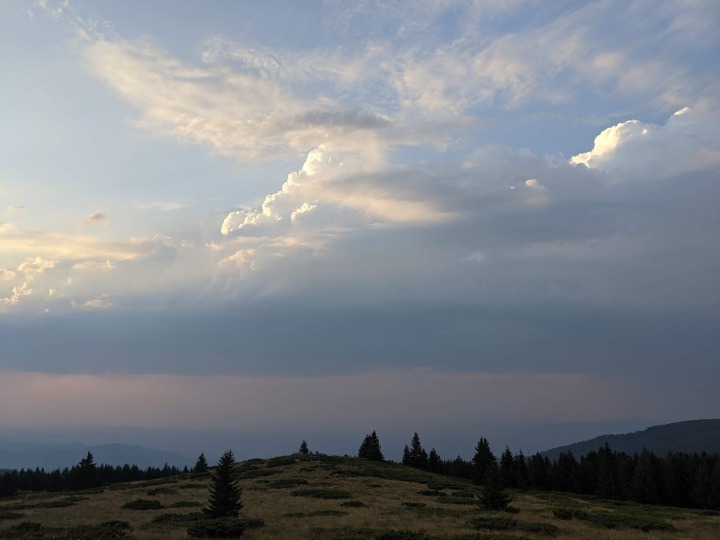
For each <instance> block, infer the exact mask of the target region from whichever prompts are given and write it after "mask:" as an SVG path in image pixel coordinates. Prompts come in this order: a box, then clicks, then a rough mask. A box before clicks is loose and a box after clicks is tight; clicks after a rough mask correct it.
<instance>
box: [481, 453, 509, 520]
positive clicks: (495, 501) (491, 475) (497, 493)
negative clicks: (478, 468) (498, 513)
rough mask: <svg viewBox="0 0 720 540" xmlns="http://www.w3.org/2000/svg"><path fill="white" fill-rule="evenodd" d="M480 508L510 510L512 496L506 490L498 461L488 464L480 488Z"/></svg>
mask: <svg viewBox="0 0 720 540" xmlns="http://www.w3.org/2000/svg"><path fill="white" fill-rule="evenodd" d="M479 506H480V509H482V510H505V511H507V510H509V509H510V496H509V495H508V494H507V493H506V492H505V490H504V489H503V485H502V478H501V476H500V468H499V467H498V466H497V463H492V464H491V465H490V466H488V468H487V471H486V472H485V477H484V478H483V486H482V489H481V490H480V502H479Z"/></svg>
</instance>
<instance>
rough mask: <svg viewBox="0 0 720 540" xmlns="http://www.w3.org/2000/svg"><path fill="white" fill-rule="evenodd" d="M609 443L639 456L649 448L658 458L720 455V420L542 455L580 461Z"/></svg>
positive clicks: (609, 438) (597, 439) (653, 429)
mask: <svg viewBox="0 0 720 540" xmlns="http://www.w3.org/2000/svg"><path fill="white" fill-rule="evenodd" d="M605 443H607V444H608V445H610V448H611V449H613V450H615V451H617V452H625V453H627V454H635V453H639V452H642V449H643V448H647V449H648V450H649V451H651V452H653V453H654V454H656V455H658V456H664V455H665V454H667V453H668V452H687V453H690V454H692V453H701V452H706V453H708V454H720V420H688V421H685V422H674V423H672V424H664V425H660V426H652V427H649V428H647V429H644V430H642V431H636V432H634V433H625V434H623V435H601V436H599V437H595V438H594V439H590V440H587V441H582V442H577V443H574V444H568V445H565V446H558V447H557V448H551V449H550V450H545V451H544V452H541V454H542V455H543V456H545V457H548V458H549V459H555V458H557V457H558V456H559V455H560V454H561V453H569V452H571V453H572V454H573V455H574V456H575V457H576V458H579V457H580V456H584V455H586V454H588V453H590V452H592V451H594V450H597V449H598V448H600V447H601V446H603V445H605Z"/></svg>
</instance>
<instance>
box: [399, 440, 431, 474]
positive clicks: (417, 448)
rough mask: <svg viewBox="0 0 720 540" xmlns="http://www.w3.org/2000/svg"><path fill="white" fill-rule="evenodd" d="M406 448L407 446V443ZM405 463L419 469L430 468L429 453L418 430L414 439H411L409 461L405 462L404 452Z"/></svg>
mask: <svg viewBox="0 0 720 540" xmlns="http://www.w3.org/2000/svg"><path fill="white" fill-rule="evenodd" d="M405 448H407V445H406V446H405ZM403 465H410V466H411V467H416V468H418V469H427V468H428V454H427V452H426V451H425V449H424V448H423V447H422V444H421V443H420V436H419V435H418V434H417V431H416V432H415V434H414V435H413V438H412V441H410V449H409V451H408V457H407V463H405V453H404V452H403Z"/></svg>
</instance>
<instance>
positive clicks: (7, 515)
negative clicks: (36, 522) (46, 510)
mask: <svg viewBox="0 0 720 540" xmlns="http://www.w3.org/2000/svg"><path fill="white" fill-rule="evenodd" d="M24 515H25V514H21V513H20V512H13V511H11V510H5V509H4V508H0V521H3V520H5V519H20V518H21V517H23V516H24Z"/></svg>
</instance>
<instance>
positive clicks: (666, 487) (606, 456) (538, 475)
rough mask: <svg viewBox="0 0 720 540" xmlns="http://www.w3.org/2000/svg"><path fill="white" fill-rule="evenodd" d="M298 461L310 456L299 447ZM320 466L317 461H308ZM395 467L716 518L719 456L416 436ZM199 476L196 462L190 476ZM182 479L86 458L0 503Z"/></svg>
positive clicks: (15, 482) (25, 480) (373, 443)
mask: <svg viewBox="0 0 720 540" xmlns="http://www.w3.org/2000/svg"><path fill="white" fill-rule="evenodd" d="M298 453H299V454H308V453H310V451H309V449H308V446H307V443H306V442H305V441H303V444H302V445H301V446H300V450H299V451H298ZM314 455H315V457H316V458H317V459H322V456H323V455H322V454H320V453H317V452H316V453H315V454H314ZM357 457H358V458H359V459H367V460H371V461H384V460H385V458H384V456H383V453H382V449H381V444H380V440H379V438H378V436H377V434H376V433H375V432H374V431H373V432H372V433H371V434H370V435H366V436H365V439H364V440H363V442H362V444H361V445H360V448H359V451H358V453H357ZM402 464H403V465H404V466H407V467H413V468H418V469H423V470H427V471H430V472H434V473H438V474H442V475H446V476H452V477H458V478H468V479H471V480H472V481H473V483H475V484H478V485H482V484H483V483H484V482H485V481H486V479H487V478H488V476H489V475H492V474H495V475H496V476H497V477H498V478H499V479H500V483H501V485H502V487H503V488H506V489H512V490H543V491H561V492H569V493H577V494H583V495H591V496H595V497H598V498H602V499H613V500H628V501H634V502H638V503H645V504H658V505H666V506H676V507H684V508H702V509H713V510H720V455H717V454H706V453H692V454H690V453H680V452H678V453H667V454H666V455H665V456H656V455H655V454H653V453H652V452H649V451H647V450H643V451H642V452H640V453H637V454H633V455H629V454H627V453H624V452H616V451H614V450H612V449H611V448H610V446H609V445H607V444H605V445H603V446H602V447H600V448H598V449H597V450H596V451H592V452H589V453H588V454H586V455H584V456H581V457H580V458H579V459H577V458H575V456H573V454H572V453H561V454H560V455H559V456H558V457H557V458H556V459H553V460H550V459H549V458H547V457H543V456H542V455H541V454H540V453H536V454H534V455H532V456H530V457H526V456H524V455H523V453H522V451H520V452H518V453H516V454H513V453H512V452H511V451H510V449H509V448H505V450H504V451H503V452H502V453H501V454H500V456H499V458H498V457H496V456H495V455H494V454H493V453H492V451H491V449H490V445H489V443H488V441H487V440H486V439H485V438H480V439H479V440H478V443H477V445H476V446H475V449H474V455H473V458H472V459H471V460H465V459H463V458H461V457H460V456H458V457H456V458H455V459H449V460H447V459H442V458H441V457H440V455H439V454H438V453H437V451H436V450H435V449H434V448H433V449H431V450H430V452H427V451H426V450H425V449H424V448H423V446H422V443H421V441H420V437H419V435H418V434H417V433H415V434H414V436H413V437H412V440H411V441H410V443H409V444H408V445H405V448H404V450H403V457H402ZM205 470H207V461H206V459H205V456H204V454H201V455H200V456H199V458H198V460H197V462H196V464H195V466H194V467H193V469H192V471H194V472H203V471H205ZM182 472H188V468H187V467H185V468H184V469H183V470H180V469H178V468H177V467H169V466H167V465H165V467H163V468H154V467H148V468H147V469H140V468H138V467H137V466H135V465H124V466H115V467H113V466H111V465H104V464H101V465H97V464H96V463H95V462H94V459H93V456H92V454H91V453H88V455H87V456H86V457H85V458H83V459H82V460H81V461H80V462H79V463H78V464H77V465H75V466H73V467H71V468H65V469H63V470H54V471H50V472H48V471H45V470H44V469H40V468H37V469H34V470H33V469H21V470H19V471H18V470H13V471H6V472H5V473H3V474H2V475H1V476H0V497H9V496H12V495H15V494H16V493H17V492H18V491H48V492H60V491H76V490H83V489H89V488H93V487H99V486H104V485H108V484H114V483H119V482H130V481H135V480H152V479H156V478H162V477H167V476H173V475H177V474H180V473H182Z"/></svg>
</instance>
